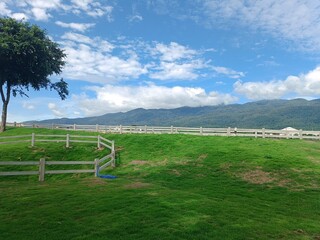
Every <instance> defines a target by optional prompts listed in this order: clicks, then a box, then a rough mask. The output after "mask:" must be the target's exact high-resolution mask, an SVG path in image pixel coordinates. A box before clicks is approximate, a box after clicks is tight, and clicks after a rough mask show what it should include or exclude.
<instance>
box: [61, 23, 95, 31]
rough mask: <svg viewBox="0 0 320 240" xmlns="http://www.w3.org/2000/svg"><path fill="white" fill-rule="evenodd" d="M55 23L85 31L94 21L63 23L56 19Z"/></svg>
mask: <svg viewBox="0 0 320 240" xmlns="http://www.w3.org/2000/svg"><path fill="white" fill-rule="evenodd" d="M55 24H57V25H58V26H60V27H64V28H71V29H73V30H76V31H79V32H85V31H86V30H87V29H88V28H91V27H93V26H94V25H95V24H94V23H73V22H71V23H64V22H61V21H56V22H55Z"/></svg>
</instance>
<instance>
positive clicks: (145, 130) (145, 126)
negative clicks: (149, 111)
mask: <svg viewBox="0 0 320 240" xmlns="http://www.w3.org/2000/svg"><path fill="white" fill-rule="evenodd" d="M144 133H147V125H144Z"/></svg>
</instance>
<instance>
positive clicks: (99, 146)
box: [97, 135, 101, 149]
mask: <svg viewBox="0 0 320 240" xmlns="http://www.w3.org/2000/svg"><path fill="white" fill-rule="evenodd" d="M100 141H101V139H100V135H98V142H97V145H98V146H97V147H98V149H100V148H101V144H100Z"/></svg>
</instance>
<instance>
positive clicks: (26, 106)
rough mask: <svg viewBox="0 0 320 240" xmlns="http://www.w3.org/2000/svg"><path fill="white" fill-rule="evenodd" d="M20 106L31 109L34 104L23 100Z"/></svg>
mask: <svg viewBox="0 0 320 240" xmlns="http://www.w3.org/2000/svg"><path fill="white" fill-rule="evenodd" d="M22 107H23V108H24V109H27V110H33V109H35V106H34V105H33V104H32V103H30V102H23V103H22Z"/></svg>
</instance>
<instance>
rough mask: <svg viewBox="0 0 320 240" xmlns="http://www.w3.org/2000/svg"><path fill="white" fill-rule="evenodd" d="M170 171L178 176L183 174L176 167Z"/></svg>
mask: <svg viewBox="0 0 320 240" xmlns="http://www.w3.org/2000/svg"><path fill="white" fill-rule="evenodd" d="M170 173H172V174H173V175H176V176H181V173H180V172H179V171H178V170H176V169H173V170H172V171H170Z"/></svg>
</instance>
